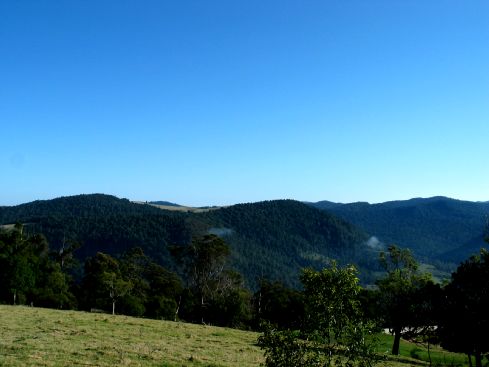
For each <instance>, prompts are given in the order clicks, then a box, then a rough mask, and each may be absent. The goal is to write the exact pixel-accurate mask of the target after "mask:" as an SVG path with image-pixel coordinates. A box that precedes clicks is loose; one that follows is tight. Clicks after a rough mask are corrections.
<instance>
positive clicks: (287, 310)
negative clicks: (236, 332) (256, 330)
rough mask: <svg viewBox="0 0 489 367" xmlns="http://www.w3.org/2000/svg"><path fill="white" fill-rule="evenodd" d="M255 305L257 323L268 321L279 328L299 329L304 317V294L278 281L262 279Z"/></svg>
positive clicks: (254, 301) (254, 298)
mask: <svg viewBox="0 0 489 367" xmlns="http://www.w3.org/2000/svg"><path fill="white" fill-rule="evenodd" d="M253 305H254V313H255V318H256V321H255V325H259V324H260V322H262V321H266V322H268V323H270V324H272V325H274V326H276V327H278V328H279V329H298V328H300V326H301V324H302V321H303V319H304V297H303V294H302V293H301V292H300V291H298V290H296V289H292V288H288V287H286V286H285V285H284V284H283V283H281V282H278V281H275V282H272V281H269V280H266V279H262V280H261V281H260V288H259V289H258V291H257V292H256V293H255V294H254V297H253Z"/></svg>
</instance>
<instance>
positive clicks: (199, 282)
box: [172, 235, 236, 323]
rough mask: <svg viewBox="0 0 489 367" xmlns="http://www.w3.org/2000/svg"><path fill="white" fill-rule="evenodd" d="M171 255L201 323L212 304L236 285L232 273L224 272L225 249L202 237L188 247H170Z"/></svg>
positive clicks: (217, 239) (221, 242)
mask: <svg viewBox="0 0 489 367" xmlns="http://www.w3.org/2000/svg"><path fill="white" fill-rule="evenodd" d="M172 254H173V255H174V256H175V258H176V259H177V261H178V262H179V263H180V265H181V266H182V269H183V272H184V273H185V275H186V277H187V281H188V286H189V289H190V291H191V292H192V295H193V296H194V297H197V298H198V300H199V308H200V321H201V322H202V323H205V319H206V316H208V315H209V312H208V311H209V309H210V306H211V304H212V303H213V300H215V299H217V298H222V296H223V295H225V294H226V293H227V291H229V290H231V289H233V287H234V286H235V285H236V282H234V280H233V278H232V277H233V274H234V273H233V272H230V271H228V269H226V263H227V260H228V257H229V255H230V249H229V246H228V245H227V244H226V243H225V242H224V240H222V239H221V238H220V237H218V236H215V235H206V236H204V237H200V238H196V239H194V240H193V241H192V243H191V244H190V245H189V246H178V247H173V248H172Z"/></svg>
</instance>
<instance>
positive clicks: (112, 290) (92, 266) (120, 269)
mask: <svg viewBox="0 0 489 367" xmlns="http://www.w3.org/2000/svg"><path fill="white" fill-rule="evenodd" d="M181 293H182V284H181V281H180V279H179V278H178V276H177V275H176V274H174V273H172V272H170V271H168V270H166V269H164V268H163V267H161V266H160V265H158V264H156V263H154V262H152V261H151V260H150V259H149V258H148V257H147V256H146V255H145V254H144V252H143V251H142V249H141V248H134V249H131V250H129V251H128V252H126V253H124V254H123V255H122V257H121V258H120V259H115V258H113V257H111V256H110V255H107V254H104V253H97V255H96V256H94V257H92V258H89V259H87V261H86V262H85V276H84V278H83V281H82V284H81V297H80V298H81V300H82V307H83V308H84V309H86V310H90V309H92V308H97V309H103V310H111V309H112V310H114V308H115V306H116V304H117V312H118V313H123V314H126V315H133V316H143V315H144V316H150V317H154V318H160V319H169V320H174V319H175V318H176V313H177V308H178V304H177V302H178V300H179V299H180V296H181Z"/></svg>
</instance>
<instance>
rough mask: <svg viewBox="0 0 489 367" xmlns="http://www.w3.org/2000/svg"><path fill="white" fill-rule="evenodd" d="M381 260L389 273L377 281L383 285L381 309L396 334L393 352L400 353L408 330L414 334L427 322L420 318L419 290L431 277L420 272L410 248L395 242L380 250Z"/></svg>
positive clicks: (385, 320)
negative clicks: (385, 251) (400, 345)
mask: <svg viewBox="0 0 489 367" xmlns="http://www.w3.org/2000/svg"><path fill="white" fill-rule="evenodd" d="M380 262H381V264H382V266H383V267H384V269H385V270H386V272H387V275H386V276H385V277H384V278H383V279H380V280H379V281H378V282H377V285H378V288H379V303H378V306H379V311H380V312H381V314H382V315H383V319H384V323H385V326H388V327H389V328H390V330H391V332H392V333H393V334H394V342H393V345H392V354H394V355H398V354H399V344H400V340H401V336H402V335H403V334H404V333H409V334H411V335H412V334H413V333H415V331H416V328H417V327H418V326H419V325H420V324H422V323H423V322H424V320H422V319H420V318H418V313H417V311H416V308H417V303H416V297H415V294H416V292H418V290H419V289H420V288H421V287H423V286H424V285H426V284H427V283H429V282H430V281H431V277H430V275H429V274H427V273H424V274H422V273H420V272H419V270H418V263H417V262H416V260H415V259H414V258H413V256H412V254H411V252H410V251H409V249H401V248H399V247H397V246H395V245H391V246H389V247H388V252H387V253H384V252H382V253H381V254H380Z"/></svg>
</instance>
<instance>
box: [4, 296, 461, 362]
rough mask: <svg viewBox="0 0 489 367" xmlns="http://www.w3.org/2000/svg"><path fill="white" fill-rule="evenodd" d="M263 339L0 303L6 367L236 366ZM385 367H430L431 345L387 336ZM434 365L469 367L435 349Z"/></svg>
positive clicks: (252, 355) (255, 355)
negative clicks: (396, 345)
mask: <svg viewBox="0 0 489 367" xmlns="http://www.w3.org/2000/svg"><path fill="white" fill-rule="evenodd" d="M258 335H259V334H258V333H254V332H246V331H240V330H234V329H227V328H219V327H212V326H203V325H194V324H186V323H183V322H170V321H158V320H149V319H141V318H133V317H127V316H112V315H108V314H93V313H86V312H77V311H58V310H50V309H42V308H32V307H22V306H1V305H0V366H14V367H15V366H116V365H117V366H160V367H177V366H178V367H181V366H201V367H203V366H207V367H212V366H230V367H238V366H244V367H247V366H249V367H251V366H259V365H260V364H261V363H263V361H264V358H263V352H262V351H261V350H260V349H259V348H258V347H257V346H256V339H257V337H258ZM378 337H379V345H378V352H379V355H381V356H383V357H384V360H383V361H382V362H381V363H380V364H379V366H382V367H408V366H427V365H428V354H427V351H426V347H423V346H419V345H417V344H414V343H409V342H407V341H404V340H402V341H401V348H400V356H399V357H393V356H391V355H390V350H391V347H392V336H390V335H385V334H381V335H378ZM431 358H432V361H433V366H468V361H467V357H466V356H464V355H462V354H457V353H449V352H446V351H444V350H441V349H440V348H439V347H432V351H431Z"/></svg>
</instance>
